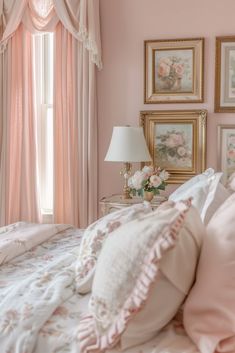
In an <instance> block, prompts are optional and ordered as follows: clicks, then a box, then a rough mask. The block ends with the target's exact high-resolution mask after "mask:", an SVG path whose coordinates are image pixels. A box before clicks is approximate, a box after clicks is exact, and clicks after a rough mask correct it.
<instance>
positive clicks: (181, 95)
mask: <svg viewBox="0 0 235 353" xmlns="http://www.w3.org/2000/svg"><path fill="white" fill-rule="evenodd" d="M144 48H145V49H144V53H145V68H144V72H145V78H144V81H145V86H144V102H145V103H147V104H156V103H200V102H203V99H204V90H203V79H204V38H189V39H169V40H146V41H145V42H144Z"/></svg>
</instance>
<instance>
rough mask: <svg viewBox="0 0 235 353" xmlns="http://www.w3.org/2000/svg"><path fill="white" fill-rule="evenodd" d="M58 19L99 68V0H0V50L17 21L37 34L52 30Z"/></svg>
mask: <svg viewBox="0 0 235 353" xmlns="http://www.w3.org/2000/svg"><path fill="white" fill-rule="evenodd" d="M59 21H61V22H62V24H63V26H64V27H65V28H66V29H67V30H68V31H69V32H70V33H71V34H72V35H73V36H74V37H75V38H76V39H77V40H79V41H81V42H83V43H84V46H85V48H86V49H87V50H89V51H90V53H91V59H92V62H94V63H95V64H96V65H97V66H98V68H99V69H101V67H102V62H101V44H100V22H99V0H0V52H1V53H2V52H4V50H5V48H6V46H7V42H8V39H9V38H11V37H12V36H13V35H14V32H15V31H16V29H17V28H18V26H19V25H20V23H23V24H24V26H25V27H26V28H27V30H29V31H30V32H31V33H38V32H42V31H43V32H52V31H54V29H55V27H56V25H57V23H58V22H59Z"/></svg>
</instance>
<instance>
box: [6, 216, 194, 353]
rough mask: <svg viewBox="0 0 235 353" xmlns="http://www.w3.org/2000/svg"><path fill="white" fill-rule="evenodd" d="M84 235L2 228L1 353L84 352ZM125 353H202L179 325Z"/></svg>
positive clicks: (23, 226) (64, 228)
mask: <svg viewBox="0 0 235 353" xmlns="http://www.w3.org/2000/svg"><path fill="white" fill-rule="evenodd" d="M82 233H83V232H82V230H78V229H74V228H72V227H70V226H68V225H35V224H27V223H22V222H19V223H16V224H14V225H11V226H8V227H5V228H0V264H1V266H0V353H68V352H69V353H79V343H78V340H77V335H78V323H79V320H80V317H81V315H82V314H83V313H84V312H86V310H87V303H88V300H89V295H86V296H81V295H79V294H77V293H76V288H75V281H74V277H75V276H74V273H75V272H74V266H75V264H76V261H77V253H78V247H79V244H80V241H81V237H82ZM109 352H110V353H111V352H112V353H114V352H115V353H117V352H120V349H118V348H116V349H113V350H112V351H109ZM125 352H126V353H163V352H164V353H182V352H184V353H198V351H197V350H196V348H195V346H194V345H193V344H192V342H191V341H190V340H189V338H188V337H187V336H186V334H185V332H184V330H183V328H182V326H181V324H180V323H179V321H177V320H174V321H173V322H172V323H171V324H170V325H168V326H167V327H166V328H165V329H164V330H163V331H162V332H161V333H160V334H159V335H158V336H157V337H156V338H155V339H153V340H151V341H150V342H147V343H146V344H144V345H141V346H138V347H134V348H132V349H128V350H127V351H125Z"/></svg>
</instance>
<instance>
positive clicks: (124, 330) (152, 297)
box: [78, 202, 205, 353]
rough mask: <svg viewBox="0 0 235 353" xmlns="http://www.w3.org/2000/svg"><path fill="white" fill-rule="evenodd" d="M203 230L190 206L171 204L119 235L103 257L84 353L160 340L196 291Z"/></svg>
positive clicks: (83, 331)
mask: <svg viewBox="0 0 235 353" xmlns="http://www.w3.org/2000/svg"><path fill="white" fill-rule="evenodd" d="M204 230H205V228H204V225H203V224H202V222H201V219H200V216H199V214H198V212H197V211H196V209H195V208H193V207H191V206H190V202H179V203H176V204H175V203H174V202H167V203H165V204H163V205H162V206H160V207H159V208H158V209H157V210H155V211H154V212H152V213H151V214H148V215H146V216H144V217H142V218H141V219H136V220H133V221H132V222H130V223H128V224H126V225H123V226H122V227H120V228H119V229H117V230H115V231H114V232H113V234H112V236H110V237H109V238H108V239H107V240H106V242H105V244H104V246H103V249H102V251H101V254H100V256H99V259H98V263H97V268H96V273H95V277H94V282H93V287H92V295H91V299H90V304H89V308H90V312H89V314H88V315H87V316H85V317H84V318H83V319H82V320H81V322H80V326H79V329H78V332H79V335H78V338H79V341H80V348H81V352H86V353H89V352H93V351H95V352H96V353H99V352H104V351H106V349H108V348H111V347H113V346H114V345H116V344H117V343H118V342H119V344H120V345H121V349H125V348H128V347H130V346H133V345H136V344H140V343H143V342H145V341H146V340H149V339H150V338H152V337H153V336H154V335H156V333H157V332H158V331H159V330H160V329H161V328H162V327H163V326H165V325H166V324H167V323H168V322H169V321H170V320H171V319H172V317H174V315H175V314H176V312H177V310H178V308H179V306H180V305H181V303H182V302H183V300H184V298H185V296H186V294H187V292H188V290H189V288H190V287H191V285H192V282H193V280H194V274H195V268H196V264H197V259H198V254H199V250H200V245H201V239H202V236H203V232H204ZM170 249H171V250H170ZM169 250H170V251H169ZM166 256H168V261H169V263H170V266H167V264H166V263H165V264H164V262H163V260H164V258H165V257H166ZM182 257H185V259H182ZM177 259H178V261H177ZM172 266H174V267H175V268H171V270H172V273H171V271H170V267H172ZM176 269H177V270H176ZM176 272H178V273H177V276H176V278H174V275H175V273H176ZM184 276H185V279H184V280H182V279H181V277H184ZM172 279H173V281H172ZM186 282H187V283H186Z"/></svg>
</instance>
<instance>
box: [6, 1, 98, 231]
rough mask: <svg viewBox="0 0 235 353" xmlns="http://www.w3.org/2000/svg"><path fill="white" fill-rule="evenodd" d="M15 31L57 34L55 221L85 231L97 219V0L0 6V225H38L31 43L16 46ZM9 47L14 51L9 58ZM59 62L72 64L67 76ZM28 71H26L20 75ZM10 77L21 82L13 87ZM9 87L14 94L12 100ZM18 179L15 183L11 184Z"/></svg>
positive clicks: (18, 42)
mask: <svg viewBox="0 0 235 353" xmlns="http://www.w3.org/2000/svg"><path fill="white" fill-rule="evenodd" d="M21 29H22V30H23V31H24V33H29V32H34V33H35V32H36V33H37V32H38V31H55V32H56V50H57V53H60V52H61V55H62V56H61V57H59V56H55V60H56V61H55V80H56V86H55V87H56V92H55V103H56V109H55V117H54V124H55V149H54V150H55V158H54V159H55V169H54V175H55V190H54V194H55V203H54V220H55V222H61V223H72V224H74V225H77V226H85V225H87V224H88V223H89V222H90V221H92V220H93V219H95V218H96V215H97V209H96V208H97V185H96V183H97V178H96V176H97V145H96V143H97V111H96V93H95V86H96V77H95V76H96V70H95V66H97V67H98V68H101V66H102V64H101V46H100V29H99V0H54V1H46V0H43V1H42V0H1V1H0V34H1V40H0V52H1V54H0V70H1V72H0V80H1V82H0V90H1V92H3V91H4V90H5V92H6V93H5V94H2V95H1V96H0V106H1V108H0V109H1V110H0V129H1V131H0V176H1V181H0V207H1V208H0V222H1V225H4V224H7V223H10V222H12V221H16V220H21V219H22V217H23V218H24V220H35V221H38V220H39V217H38V199H37V196H36V194H37V178H36V167H35V166H34V163H35V148H36V147H35V146H36V138H35V127H34V125H35V119H34V106H33V99H32V92H33V89H32V77H31V76H30V72H31V71H30V70H31V67H32V61H30V62H29V58H31V53H30V50H31V48H32V47H31V45H32V43H31V40H30V39H29V37H28V35H27V36H26V37H27V41H26V39H24V40H23V41H24V43H23V45H21V44H20V40H19V31H20V30H21ZM29 36H30V34H29ZM26 37H24V38H26ZM16 39H17V40H16ZM14 41H15V48H17V50H16V53H14V56H13V52H12V48H11V43H12V42H14ZM63 45H65V47H62V46H63ZM64 48H66V51H65V50H64ZM26 52H27V53H26ZM19 57H21V58H22V62H21V63H20V66H19V65H18V64H17V60H18V58H19ZM30 60H31V59H30ZM65 63H72V66H71V69H72V70H73V72H72V73H71V72H69V70H65V69H64V68H65ZM17 65H18V66H17ZM16 67H18V68H19V71H18V72H17V73H16V72H15V68H16ZM27 67H28V68H30V69H28V70H26V68H27ZM6 73H7V74H6ZM16 74H17V75H18V76H17V78H18V79H19V80H20V81H21V83H22V84H18V83H17V82H18V81H17V80H16V79H15V75H16ZM23 77H27V80H24V79H23ZM14 88H15V93H16V94H15V95H14V94H13V95H12V91H14ZM65 89H66V94H64V93H65V92H64V90H65ZM1 92H0V93H1ZM27 95H28V98H26V97H27ZM16 105H17V107H18V109H16ZM9 112H11V113H9ZM10 117H11V119H12V120H11V119H10ZM13 118H14V119H15V120H14V119H13ZM66 134H67V135H66ZM11 136H12V137H11ZM15 137H17V138H15ZM22 146H23V147H22ZM9 151H10V152H9ZM14 151H17V152H18V154H14V153H15V152H14ZM10 156H12V158H10ZM14 156H18V157H17V158H15V157H14ZM19 171H20V172H19ZM19 173H20V175H21V177H22V178H21V181H18V179H17V178H18V176H19ZM9 176H11V177H10V178H9ZM13 176H14V177H13ZM14 178H15V179H17V181H16V182H15V183H14V182H13V180H14ZM16 185H17V187H18V189H19V193H18V194H17V193H16V192H15V191H16ZM6 190H8V191H7V192H6ZM14 198H15V200H14ZM14 201H16V204H17V205H18V207H15V204H14ZM10 204H11V205H12V207H10V206H9V205H10ZM25 205H27V207H25ZM22 215H23V216H22Z"/></svg>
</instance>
